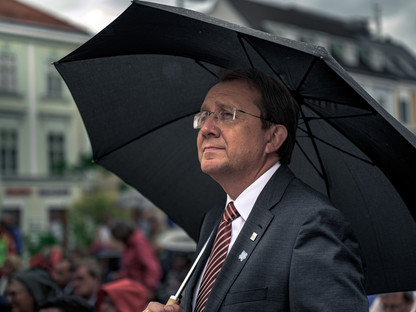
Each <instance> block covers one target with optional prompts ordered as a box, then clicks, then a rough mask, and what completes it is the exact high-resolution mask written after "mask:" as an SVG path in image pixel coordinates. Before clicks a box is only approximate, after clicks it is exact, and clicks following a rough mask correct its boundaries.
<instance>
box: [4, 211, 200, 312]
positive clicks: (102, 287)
mask: <svg viewBox="0 0 416 312" xmlns="http://www.w3.org/2000/svg"><path fill="white" fill-rule="evenodd" d="M160 222H162V221H160V220H159V219H158V218H155V217H154V216H149V217H148V218H147V219H146V220H145V221H144V220H140V222H137V219H136V220H135V222H134V221H133V218H132V219H128V220H127V219H111V218H109V217H103V220H102V224H100V226H99V227H98V230H97V235H96V238H95V240H94V242H93V244H92V245H91V246H89V248H86V249H79V248H74V249H71V250H64V248H63V247H62V246H59V245H56V244H55V245H51V246H47V247H46V248H44V250H42V251H41V252H39V253H38V254H36V255H33V256H31V257H30V258H29V259H26V261H25V259H23V256H22V248H23V243H22V237H21V233H20V231H19V229H18V228H17V227H16V226H15V225H14V224H12V222H11V221H10V220H9V219H8V216H6V215H3V216H2V220H1V222H0V311H2V312H8V311H12V312H32V311H36V312H37V311H41V312H56V311H58V312H65V311H77V312H83V311H101V312H124V311H125V312H129V311H142V310H143V309H144V308H145V307H146V305H147V303H148V302H149V301H150V300H159V301H167V300H168V299H169V296H170V295H172V294H174V293H176V290H177V288H178V287H179V285H180V283H181V281H182V280H183V278H184V276H185V275H186V273H187V271H188V268H189V267H190V259H191V257H192V250H185V251H183V250H180V249H179V250H176V249H175V248H173V249H172V250H170V249H166V248H164V246H162V245H160V244H159V240H158V237H159V236H160V235H161V233H162V232H163V233H166V232H169V229H170V228H171V227H174V225H173V224H171V223H168V224H163V225H162V224H160ZM161 229H163V231H162V230H161Z"/></svg>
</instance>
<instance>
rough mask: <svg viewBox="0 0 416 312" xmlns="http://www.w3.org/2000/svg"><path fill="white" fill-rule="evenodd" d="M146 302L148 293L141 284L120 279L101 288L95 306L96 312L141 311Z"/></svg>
mask: <svg viewBox="0 0 416 312" xmlns="http://www.w3.org/2000/svg"><path fill="white" fill-rule="evenodd" d="M147 301H148V291H147V289H146V287H144V286H143V285H142V284H141V283H139V282H136V281H134V280H131V279H127V278H122V279H119V280H115V281H113V282H109V283H106V284H104V285H102V286H101V288H100V290H99V292H98V299H97V305H96V311H97V312H136V311H142V310H143V309H144V308H145V307H146V305H147Z"/></svg>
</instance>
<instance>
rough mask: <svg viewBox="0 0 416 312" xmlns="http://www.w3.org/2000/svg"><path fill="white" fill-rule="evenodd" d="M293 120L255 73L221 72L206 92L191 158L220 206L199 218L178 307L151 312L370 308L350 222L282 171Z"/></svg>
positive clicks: (292, 109) (274, 87)
mask: <svg viewBox="0 0 416 312" xmlns="http://www.w3.org/2000/svg"><path fill="white" fill-rule="evenodd" d="M298 114H299V108H298V105H297V103H296V101H295V100H294V99H293V98H292V96H291V94H290V92H289V91H288V90H287V89H286V87H285V86H284V85H283V84H282V83H281V82H280V80H279V79H278V78H276V77H271V76H268V75H266V74H264V73H261V72H259V71H257V70H254V69H250V70H234V71H226V72H225V73H224V74H223V76H222V77H221V79H220V82H219V83H218V84H216V85H215V86H214V87H212V88H211V89H210V90H209V92H208V93H207V95H206V97H205V99H204V102H203V104H202V107H201V112H200V113H199V114H197V115H196V116H195V119H194V127H195V128H198V129H199V134H198V139H197V147H198V156H199V160H200V163H201V169H202V171H203V172H204V173H206V174H208V175H210V176H211V177H212V178H213V179H214V180H215V181H216V182H217V183H219V184H220V185H221V186H222V188H223V189H224V191H225V192H226V194H227V200H226V203H225V205H222V206H220V207H216V208H213V209H212V210H210V211H209V212H208V213H207V215H206V216H205V218H204V221H203V224H202V227H201V231H200V239H199V243H198V247H197V252H198V251H199V250H201V248H202V245H203V244H204V243H205V241H206V240H208V245H207V248H206V251H205V252H204V254H203V255H202V257H201V260H200V262H199V263H198V266H197V267H196V270H195V273H194V274H193V276H192V278H191V280H190V281H189V284H188V285H187V288H186V294H185V297H184V299H183V301H182V303H181V305H182V306H181V307H180V306H179V305H166V306H163V305H162V304H160V303H156V302H151V303H149V305H148V307H147V309H148V310H149V311H153V312H161V311H182V309H184V310H185V311H187V312H188V311H196V312H200V311H204V312H213V311H224V312H225V311H239V312H240V311H320V312H323V311H337V312H339V311H354V312H360V311H368V301H367V297H366V295H365V292H364V277H363V276H364V272H363V271H364V267H363V262H362V259H361V255H360V250H359V246H358V243H357V241H356V239H355V237H354V235H353V233H352V230H351V228H350V225H349V224H348V223H347V221H346V220H345V219H344V217H343V215H342V213H341V212H340V211H339V210H337V209H335V208H334V207H333V206H332V205H331V203H330V202H329V200H328V199H327V198H325V197H324V196H322V195H321V194H319V193H318V192H316V191H315V190H313V189H311V188H310V187H308V186H307V185H305V184H304V183H303V182H301V181H300V180H298V179H297V178H296V177H295V176H294V174H293V173H292V172H291V171H290V169H289V168H288V167H287V164H288V163H289V161H290V156H291V153H292V150H293V147H294V144H295V136H296V128H297V123H298ZM207 196H209V194H207ZM229 202H233V204H234V206H235V208H236V209H237V211H238V217H237V218H236V219H234V220H233V221H232V222H231V239H230V245H229V247H228V254H227V256H226V259H225V262H224V263H223V264H222V266H221V269H220V272H219V274H218V276H216V278H215V282H214V284H213V286H212V288H211V289H210V291H209V295H208V299H207V300H206V303H204V304H203V305H202V308H201V306H200V305H201V304H200V301H201V300H200V298H198V296H200V293H201V292H202V291H201V283H202V284H204V282H202V279H203V275H204V272H205V271H208V269H207V267H208V266H209V265H207V262H208V259H209V257H210V252H211V249H212V248H213V247H212V246H213V244H214V238H215V235H216V232H217V229H218V226H219V222H220V219H221V217H222V214H223V212H224V208H225V207H227V206H228V204H229ZM227 209H228V208H227ZM211 232H213V235H211V236H210V234H211ZM209 237H210V238H209ZM202 288H204V287H202Z"/></svg>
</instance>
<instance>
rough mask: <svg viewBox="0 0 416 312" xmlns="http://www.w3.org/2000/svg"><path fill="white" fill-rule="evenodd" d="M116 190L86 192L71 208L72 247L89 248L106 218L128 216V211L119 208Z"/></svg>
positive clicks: (70, 240) (70, 239)
mask: <svg viewBox="0 0 416 312" xmlns="http://www.w3.org/2000/svg"><path fill="white" fill-rule="evenodd" d="M117 199H118V194H117V193H115V192H104V191H94V192H86V193H84V195H83V196H82V197H81V199H80V200H79V201H77V202H75V203H74V204H73V206H72V207H71V209H70V210H69V230H70V238H69V245H70V247H78V248H87V247H89V246H91V244H92V243H93V242H94V239H95V237H96V232H97V229H98V227H99V226H100V225H101V224H103V223H104V222H105V218H109V219H111V218H115V217H127V211H125V210H121V209H119V208H117V206H116V201H117Z"/></svg>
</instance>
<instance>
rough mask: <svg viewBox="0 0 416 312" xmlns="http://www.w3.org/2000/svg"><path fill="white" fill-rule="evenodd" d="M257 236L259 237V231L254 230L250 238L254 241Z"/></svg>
mask: <svg viewBox="0 0 416 312" xmlns="http://www.w3.org/2000/svg"><path fill="white" fill-rule="evenodd" d="M256 237H257V233H256V232H253V234H251V237H250V239H251V240H252V241H253V242H254V240H255V239H256Z"/></svg>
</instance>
